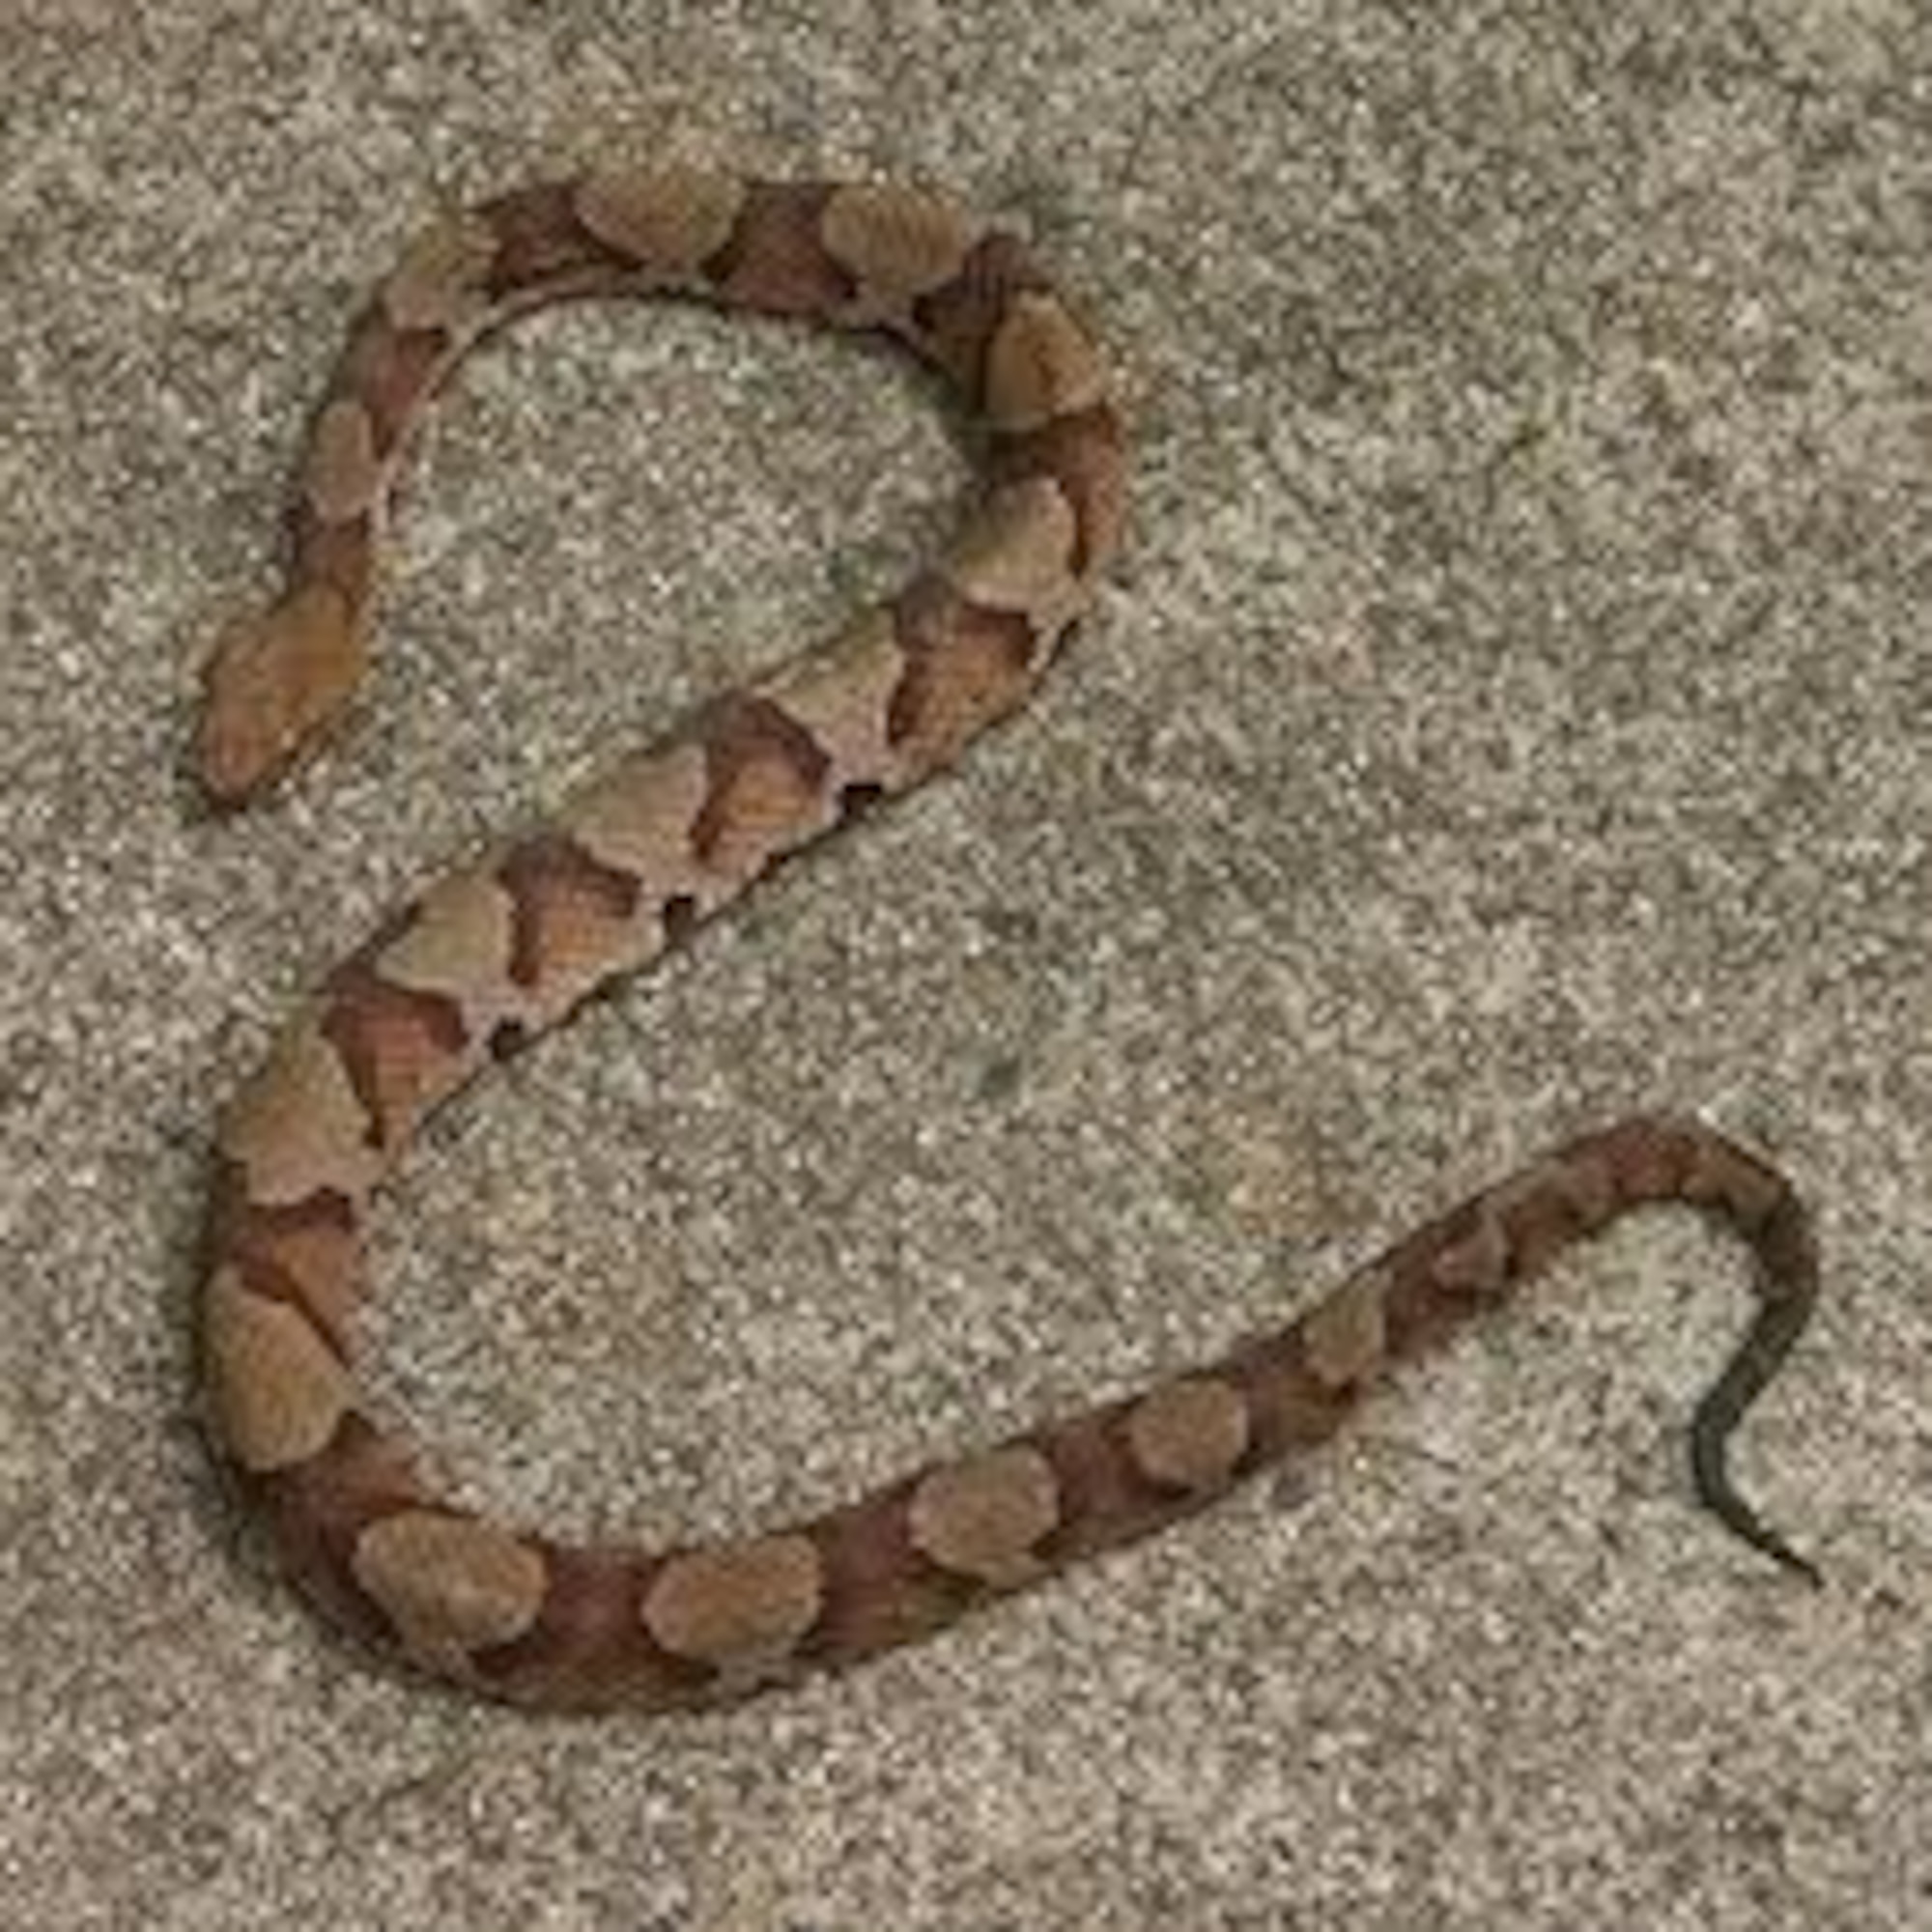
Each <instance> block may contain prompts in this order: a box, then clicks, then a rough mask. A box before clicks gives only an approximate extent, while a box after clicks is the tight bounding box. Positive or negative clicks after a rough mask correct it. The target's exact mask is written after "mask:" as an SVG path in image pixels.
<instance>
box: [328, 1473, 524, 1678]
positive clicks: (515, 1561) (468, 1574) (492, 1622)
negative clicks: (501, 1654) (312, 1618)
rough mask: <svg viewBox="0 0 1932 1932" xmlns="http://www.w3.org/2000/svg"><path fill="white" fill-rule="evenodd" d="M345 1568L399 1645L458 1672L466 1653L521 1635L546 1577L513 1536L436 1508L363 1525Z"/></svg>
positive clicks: (399, 1513)
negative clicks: (390, 1627)
mask: <svg viewBox="0 0 1932 1932" xmlns="http://www.w3.org/2000/svg"><path fill="white" fill-rule="evenodd" d="M350 1567H351V1570H352V1572H353V1574H354V1576H355V1581H356V1584H357V1586H358V1587H359V1588H360V1589H361V1590H362V1591H363V1592H364V1593H365V1594H366V1595H367V1596H369V1597H370V1598H371V1599H372V1600H373V1601H374V1602H375V1603H376V1604H378V1605H380V1606H381V1607H382V1610H383V1613H384V1616H386V1617H387V1618H388V1619H389V1621H390V1623H391V1624H393V1625H394V1626H395V1629H396V1634H398V1636H400V1637H401V1639H402V1642H403V1645H404V1647H405V1648H406V1649H407V1650H409V1651H410V1652H411V1653H412V1654H413V1655H414V1656H416V1657H417V1658H419V1659H421V1660H422V1661H423V1662H429V1663H433V1664H439V1665H440V1666H442V1667H444V1668H456V1669H459V1670H460V1669H461V1668H462V1667H463V1666H464V1665H465V1664H466V1663H467V1662H468V1659H469V1655H470V1654H471V1653H472V1652H475V1651H479V1650H488V1649H490V1648H491V1647H492V1646H493V1645H496V1644H501V1643H509V1642H510V1641H512V1640H513V1639H514V1638H516V1637H520V1636H522V1635H523V1634H524V1633H525V1632H526V1631H527V1630H528V1629H529V1628H530V1626H531V1625H532V1624H534V1623H535V1622H536V1620H537V1617H538V1614H539V1613H540V1612H541V1610H542V1608H543V1600H544V1592H545V1589H546V1587H547V1585H548V1580H549V1571H548V1567H547V1566H546V1564H545V1562H544V1559H543V1555H542V1552H541V1551H539V1550H537V1549H534V1548H531V1547H530V1546H529V1545H528V1544H527V1543H525V1542H524V1541H523V1540H522V1539H521V1538H519V1537H516V1536H514V1535H512V1534H511V1533H510V1532H509V1531H508V1530H505V1529H501V1528H498V1527H497V1525H496V1524H494V1523H490V1522H485V1521H482V1520H478V1519H477V1518H475V1517H468V1516H453V1515H449V1514H446V1513H444V1512H443V1511H440V1510H420V1509H408V1510H401V1511H398V1512H397V1513H396V1514H395V1515H393V1516H385V1517H383V1518H381V1519H380V1520H377V1521H375V1522H373V1523H371V1524H370V1525H369V1526H368V1528H367V1529H365V1530H364V1531H363V1532H362V1534H361V1535H360V1536H359V1537H357V1538H356V1540H355V1553H354V1555H353V1556H352V1557H351V1559H350Z"/></svg>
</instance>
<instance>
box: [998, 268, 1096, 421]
mask: <svg viewBox="0 0 1932 1932" xmlns="http://www.w3.org/2000/svg"><path fill="white" fill-rule="evenodd" d="M1106 394H1107V377H1106V372H1105V370H1104V369H1102V367H1101V366H1100V357H1099V355H1098V353H1097V352H1096V351H1095V349H1094V341H1093V338H1092V337H1091V336H1090V335H1089V334H1088V333H1087V331H1086V330H1085V329H1084V328H1082V327H1080V325H1079V324H1078V323H1077V322H1075V321H1074V320H1073V318H1072V317H1071V316H1070V315H1068V314H1067V312H1066V308H1065V304H1064V303H1063V302H1062V301H1061V299H1060V298H1059V297H1058V296H1051V295H1037V294H1034V293H1032V292H1031V291H1029V292H1027V293H1025V294H1022V295H1019V296H1016V297H1015V298H1014V299H1013V305H1012V307H1011V308H1010V309H1009V311H1008V313H1007V317H1006V320H1005V321H1003V322H1002V323H1001V324H1000V326H999V328H998V329H997V330H996V331H995V332H994V335H993V341H992V346H991V348H990V349H989V350H988V351H987V354H986V405H985V407H986V420H987V421H988V422H990V423H991V424H992V425H993V427H994V428H995V429H999V430H1004V431H1007V432H1008V433H1009V434H1010V433H1013V432H1017V431H1021V430H1030V429H1038V428H1039V427H1040V426H1041V425H1042V424H1044V423H1048V422H1051V421H1052V420H1053V418H1054V417H1055V416H1070V415H1075V414H1078V413H1079V412H1081V411H1082V410H1091V409H1093V408H1094V406H1095V405H1096V404H1098V403H1100V402H1102V401H1103V400H1104V399H1105V397H1106Z"/></svg>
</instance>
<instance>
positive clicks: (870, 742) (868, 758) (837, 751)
mask: <svg viewBox="0 0 1932 1932" xmlns="http://www.w3.org/2000/svg"><path fill="white" fill-rule="evenodd" d="M905 668H906V660H905V653H904V652H903V651H902V650H901V649H900V648H899V641H898V634H897V632H896V630H895V628H894V625H893V619H892V613H891V612H890V611H883V610H872V611H866V612H865V613H864V614H863V615H862V616H860V617H859V618H857V619H855V620H854V621H853V622H852V623H851V624H849V625H847V626H846V628H845V629H844V630H843V631H841V632H840V633H839V634H838V637H837V638H835V639H832V641H831V642H830V643H829V644H827V645H825V646H823V647H821V648H820V649H818V650H815V651H812V652H810V654H808V655H807V656H805V657H803V658H799V659H797V660H795V661H794V662H792V663H791V664H788V665H784V666H782V667H781V668H779V669H778V670H776V671H774V672H772V673H771V674H770V675H769V676H767V677H765V678H762V679H760V680H759V682H758V683H757V684H756V685H754V686H753V690H754V692H755V693H756V694H757V695H758V696H761V697H769V698H770V699H771V700H772V702H773V703H775V704H777V705H779V706H780V707H781V709H782V710H784V711H785V712H787V713H788V714H789V715H790V716H791V717H793V718H795V719H797V720H798V722H799V724H800V725H803V726H804V727H805V728H806V730H807V731H809V732H810V734H811V736H812V737H813V738H814V739H815V740H816V741H817V743H818V745H819V746H820V748H821V749H822V750H823V751H824V753H825V754H826V756H827V757H829V758H830V759H831V761H832V780H831V781H832V782H833V783H834V784H836V785H846V784H855V783H863V784H890V783H891V781H892V779H893V775H894V770H895V764H896V759H895V754H894V752H893V747H892V742H891V738H890V735H889V732H888V729H887V717H888V713H889V712H890V710H891V707H892V701H893V693H894V692H895V691H896V690H897V689H898V685H899V680H900V679H901V678H902V677H904V675H905Z"/></svg>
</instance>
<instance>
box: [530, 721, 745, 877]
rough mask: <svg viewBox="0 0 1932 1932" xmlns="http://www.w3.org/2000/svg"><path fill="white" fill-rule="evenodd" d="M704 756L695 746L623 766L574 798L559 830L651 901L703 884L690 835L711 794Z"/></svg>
mask: <svg viewBox="0 0 1932 1932" xmlns="http://www.w3.org/2000/svg"><path fill="white" fill-rule="evenodd" d="M710 791H711V781H710V778H709V777H708V775H707V774H706V771H705V762H704V751H703V748H702V747H701V746H699V745H697V744H695V743H693V742H690V741H688V740H687V741H686V742H684V743H681V744H678V745H674V746H671V747H669V748H668V749H665V750H654V751H649V752H640V753H636V754H634V755H633V756H631V757H628V758H625V759H623V760H622V761H621V762H619V763H618V764H616V765H615V766H613V767H612V768H611V770H610V771H609V772H607V773H605V774H604V776H603V777H602V778H600V779H598V780H596V781H594V782H593V783H591V784H590V785H588V786H586V787H585V788H584V789H583V790H582V791H581V792H579V793H578V794H577V795H576V796H575V797H574V798H572V799H571V800H570V801H569V802H568V803H567V804H566V805H565V806H564V808H563V810H561V811H560V812H559V813H558V814H557V825H558V828H559V829H560V830H561V831H562V832H563V833H564V835H565V836H566V837H567V838H570V839H571V840H572V841H573V842H574V843H575V844H577V845H580V846H582V849H583V850H584V851H586V852H588V853H589V854H590V856H591V857H592V858H593V859H595V860H596V861H597V863H598V864H599V865H600V866H608V867H610V868H611V870H612V871H613V872H623V873H626V874H628V875H629V876H630V877H631V878H634V879H636V880H637V881H638V882H639V886H640V887H641V889H642V896H643V898H644V899H645V900H647V901H658V900H663V899H668V898H671V897H673V896H675V895H678V894H682V893H695V892H696V890H697V888H698V885H699V883H700V872H699V868H698V865H697V857H696V853H695V852H694V851H693V850H692V846H691V828H692V827H693V826H694V825H695V824H696V822H697V814H698V813H699V812H700V811H701V810H703V809H704V801H705V799H706V798H707V797H708V796H709V795H710Z"/></svg>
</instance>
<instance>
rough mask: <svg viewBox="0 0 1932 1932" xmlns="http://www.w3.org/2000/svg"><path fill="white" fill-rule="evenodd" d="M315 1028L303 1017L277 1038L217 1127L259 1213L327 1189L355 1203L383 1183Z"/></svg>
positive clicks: (340, 1070)
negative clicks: (266, 1059) (266, 1208)
mask: <svg viewBox="0 0 1932 1932" xmlns="http://www.w3.org/2000/svg"><path fill="white" fill-rule="evenodd" d="M317 1020H318V1016H317V1015H316V1014H314V1013H312V1012H311V1013H307V1014H304V1015H303V1016H302V1017H301V1018H299V1019H298V1020H297V1021H296V1022H295V1024H294V1025H293V1026H291V1027H289V1028H288V1029H287V1031H285V1032H284V1033H283V1034H282V1036H281V1037H280V1038H279V1039H277V1040H276V1042H275V1044H274V1046H273V1048H272V1049H271V1050H270V1056H269V1061H268V1064H267V1065H265V1066H264V1067H263V1068H262V1070H261V1071H260V1072H259V1073H258V1074H256V1076H255V1077H254V1079H253V1080H251V1081H250V1082H249V1083H248V1085H247V1086H245V1087H244V1088H242V1090H241V1093H240V1094H237V1096H236V1098H235V1100H234V1102H233V1104H232V1105H231V1106H230V1107H229V1109H228V1112H227V1114H226V1116H225V1117H224V1119H223V1121H222V1123H221V1132H220V1147H221V1151H222V1152H223V1153H224V1154H226V1155H227V1157H228V1158H229V1159H230V1160H232V1161H233V1162H234V1163H235V1164H236V1166H237V1167H239V1168H240V1169H241V1174H242V1179H243V1185H244V1187H245V1190H246V1192H247V1196H248V1198H249V1200H251V1201H257V1202H260V1203H261V1204H262V1205H263V1206H264V1207H270V1208H274V1207H284V1206H289V1205H291V1204H293V1203H296V1202H298V1201H306V1200H308V1199H309V1198H310V1197H311V1196H313V1195H315V1194H317V1193H319V1192H322V1191H324V1190H325V1189H327V1190H331V1191H333V1192H335V1193H338V1194H345V1195H347V1196H348V1197H349V1198H350V1199H351V1200H355V1199H358V1198H359V1197H360V1196H362V1195H364V1194H366V1193H367V1192H368V1191H369V1189H370V1188H371V1187H372V1186H374V1185H375V1183H376V1181H377V1179H379V1178H380V1177H381V1175H382V1171H383V1165H384V1162H383V1155H382V1152H381V1151H380V1150H378V1149H377V1148H375V1147H372V1146H371V1145H370V1141H369V1129H370V1121H369V1115H368V1111H367V1109H366V1108H364V1106H363V1105H362V1101H361V1099H360V1097H359V1096H358V1095H357V1094H356V1092H355V1088H354V1086H352V1085H351V1083H350V1079H349V1072H348V1069H347V1068H346V1067H345V1066H344V1065H343V1064H342V1056H341V1055H340V1054H339V1053H337V1052H336V1050H335V1048H334V1047H333V1046H332V1045H330V1044H329V1042H328V1041H327V1039H325V1038H324V1037H322V1034H321V1032H320V1031H319V1030H318V1024H317Z"/></svg>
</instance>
